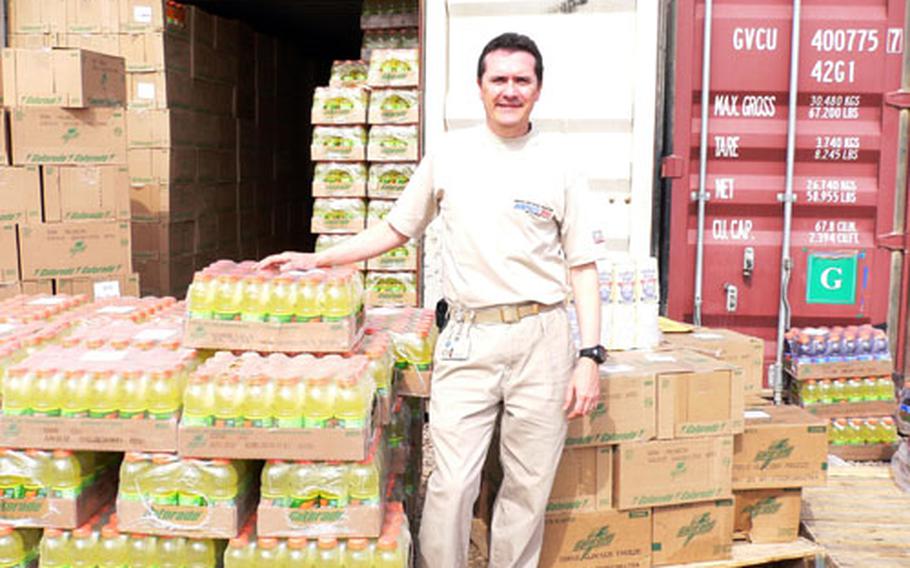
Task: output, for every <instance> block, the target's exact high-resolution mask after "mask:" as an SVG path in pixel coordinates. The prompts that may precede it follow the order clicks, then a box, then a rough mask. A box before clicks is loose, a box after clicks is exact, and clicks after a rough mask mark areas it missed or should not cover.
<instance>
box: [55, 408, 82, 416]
mask: <svg viewBox="0 0 910 568" xmlns="http://www.w3.org/2000/svg"><path fill="white" fill-rule="evenodd" d="M60 415H61V416H63V417H64V418H85V417H86V416H88V410H87V409H85V408H65V409H63V410H62V411H61V412H60Z"/></svg>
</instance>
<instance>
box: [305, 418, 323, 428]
mask: <svg viewBox="0 0 910 568" xmlns="http://www.w3.org/2000/svg"><path fill="white" fill-rule="evenodd" d="M328 425H329V419H328V418H307V417H304V418H303V427H304V428H320V429H321V428H327V427H328Z"/></svg>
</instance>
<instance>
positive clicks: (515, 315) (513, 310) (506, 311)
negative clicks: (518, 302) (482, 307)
mask: <svg viewBox="0 0 910 568" xmlns="http://www.w3.org/2000/svg"><path fill="white" fill-rule="evenodd" d="M499 319H500V320H502V323H517V322H518V321H520V320H521V314H520V313H519V312H518V306H499Z"/></svg>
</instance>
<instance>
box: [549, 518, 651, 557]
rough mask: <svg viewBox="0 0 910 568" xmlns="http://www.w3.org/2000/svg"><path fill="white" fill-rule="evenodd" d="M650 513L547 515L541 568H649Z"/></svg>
mask: <svg viewBox="0 0 910 568" xmlns="http://www.w3.org/2000/svg"><path fill="white" fill-rule="evenodd" d="M651 530H652V529H651V512H650V510H648V509H640V510H637V511H624V512H619V511H598V512H594V513H548V514H547V515H546V517H545V520H544V534H543V549H542V551H541V553H540V568H554V567H559V568H587V567H591V566H597V567H598V568H648V567H649V566H651Z"/></svg>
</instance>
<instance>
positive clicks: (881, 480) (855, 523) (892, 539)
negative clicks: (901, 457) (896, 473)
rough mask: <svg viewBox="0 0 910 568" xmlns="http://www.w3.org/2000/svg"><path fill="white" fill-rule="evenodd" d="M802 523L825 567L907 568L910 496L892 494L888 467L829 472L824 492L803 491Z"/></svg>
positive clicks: (815, 489) (820, 489)
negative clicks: (822, 552)
mask: <svg viewBox="0 0 910 568" xmlns="http://www.w3.org/2000/svg"><path fill="white" fill-rule="evenodd" d="M802 522H803V529H804V531H805V533H806V534H807V535H808V536H809V537H810V538H812V539H813V540H815V541H816V542H817V543H818V544H821V545H822V546H824V547H825V549H826V550H827V556H828V563H827V565H828V566H831V567H835V568H870V567H874V568H892V567H893V568H898V567H906V566H910V546H907V535H908V532H907V527H908V526H910V493H904V492H902V491H901V490H900V489H898V488H897V486H896V485H895V484H894V481H893V480H892V479H891V468H890V466H889V465H875V466H871V465H870V466H853V467H848V466H842V467H832V468H831V469H829V470H828V485H827V486H826V487H811V488H810V487H807V488H805V489H803V507H802Z"/></svg>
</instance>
